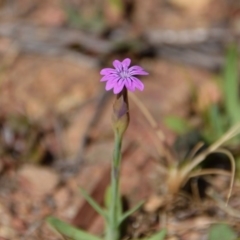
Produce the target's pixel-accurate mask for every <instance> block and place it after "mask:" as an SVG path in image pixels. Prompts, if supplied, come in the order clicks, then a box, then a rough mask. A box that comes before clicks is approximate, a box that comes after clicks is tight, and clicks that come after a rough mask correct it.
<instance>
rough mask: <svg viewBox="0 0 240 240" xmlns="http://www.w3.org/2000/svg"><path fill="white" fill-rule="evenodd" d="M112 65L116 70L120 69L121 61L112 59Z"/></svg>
mask: <svg viewBox="0 0 240 240" xmlns="http://www.w3.org/2000/svg"><path fill="white" fill-rule="evenodd" d="M113 66H114V67H115V68H116V69H117V71H118V72H120V71H121V70H122V63H121V62H120V61H118V60H114V61H113Z"/></svg>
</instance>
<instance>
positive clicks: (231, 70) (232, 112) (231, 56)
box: [223, 45, 240, 125]
mask: <svg viewBox="0 0 240 240" xmlns="http://www.w3.org/2000/svg"><path fill="white" fill-rule="evenodd" d="M223 91H224V104H225V108H226V112H227V114H228V116H229V118H230V119H229V120H230V125H233V124H236V123H237V122H238V121H239V120H240V112H239V110H238V107H239V84H238V50H237V47H236V46H235V45H231V46H230V47H229V48H228V51H227V57H226V64H225V68H224V79H223Z"/></svg>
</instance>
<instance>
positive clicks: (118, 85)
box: [113, 81, 124, 94]
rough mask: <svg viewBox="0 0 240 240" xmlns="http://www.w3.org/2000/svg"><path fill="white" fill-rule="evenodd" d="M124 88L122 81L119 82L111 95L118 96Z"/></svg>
mask: <svg viewBox="0 0 240 240" xmlns="http://www.w3.org/2000/svg"><path fill="white" fill-rule="evenodd" d="M123 87H124V81H119V82H118V84H115V86H114V89H113V93H114V94H118V93H120V92H121V91H122V90H123Z"/></svg>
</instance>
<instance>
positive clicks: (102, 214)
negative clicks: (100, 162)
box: [80, 188, 108, 220]
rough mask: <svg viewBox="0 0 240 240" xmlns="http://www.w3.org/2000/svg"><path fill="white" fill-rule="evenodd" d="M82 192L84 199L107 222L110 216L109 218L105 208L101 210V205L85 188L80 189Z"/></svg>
mask: <svg viewBox="0 0 240 240" xmlns="http://www.w3.org/2000/svg"><path fill="white" fill-rule="evenodd" d="M80 191H81V194H82V195H83V197H84V198H85V199H86V201H87V202H88V203H89V204H90V205H91V206H92V207H93V208H94V209H95V211H96V212H97V213H98V214H100V215H101V216H103V217H104V218H105V220H107V219H108V216H107V213H106V211H105V210H104V209H103V208H101V207H100V205H99V204H98V203H97V202H96V201H95V200H94V199H93V198H91V197H90V196H89V195H88V193H87V192H86V191H85V190H84V189H83V188H80Z"/></svg>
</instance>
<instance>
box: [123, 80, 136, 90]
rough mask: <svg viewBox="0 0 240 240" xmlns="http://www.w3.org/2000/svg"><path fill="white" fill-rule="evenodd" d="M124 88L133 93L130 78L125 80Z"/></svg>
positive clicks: (133, 87)
mask: <svg viewBox="0 0 240 240" xmlns="http://www.w3.org/2000/svg"><path fill="white" fill-rule="evenodd" d="M125 86H126V88H127V89H128V90H129V91H131V92H134V91H135V86H134V85H133V84H132V80H131V79H130V78H126V80H125Z"/></svg>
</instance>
